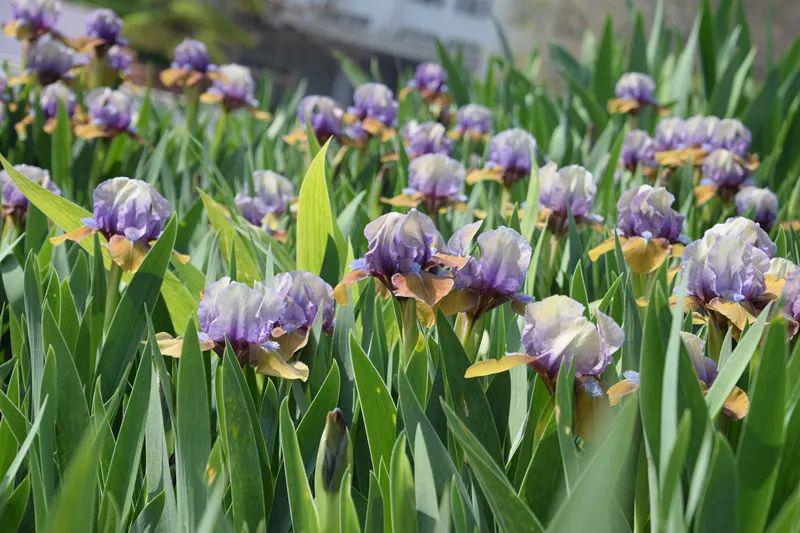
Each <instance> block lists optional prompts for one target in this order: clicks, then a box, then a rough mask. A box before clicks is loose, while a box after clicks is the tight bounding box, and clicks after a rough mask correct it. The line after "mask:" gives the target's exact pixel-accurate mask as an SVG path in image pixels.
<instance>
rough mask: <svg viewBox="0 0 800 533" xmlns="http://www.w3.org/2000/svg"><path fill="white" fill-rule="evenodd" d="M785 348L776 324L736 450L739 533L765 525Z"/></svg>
mask: <svg viewBox="0 0 800 533" xmlns="http://www.w3.org/2000/svg"><path fill="white" fill-rule="evenodd" d="M786 347H787V344H786V328H785V327H784V324H783V321H780V320H778V321H775V322H773V323H772V325H771V326H770V328H769V332H768V333H767V340H766V342H765V344H764V349H763V351H762V354H761V363H760V364H759V366H758V372H757V374H756V378H755V383H754V384H753V387H752V389H751V393H752V397H751V403H750V412H749V413H748V415H747V417H746V418H745V420H744V427H743V428H742V433H741V436H740V438H739V448H738V449H737V450H736V473H737V478H738V480H739V493H738V502H739V503H738V505H737V507H738V509H739V515H738V516H739V526H740V529H741V530H742V531H762V530H763V529H764V527H765V526H766V523H767V516H768V513H769V510H770V504H771V500H772V493H773V490H774V488H775V479H776V478H777V475H778V465H779V462H780V457H781V448H782V446H783V442H784V423H783V420H784V394H785V391H786V378H785V373H786V358H787V354H786ZM737 348H738V347H737ZM734 355H735V351H734Z"/></svg>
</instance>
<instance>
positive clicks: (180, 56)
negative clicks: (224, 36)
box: [159, 39, 215, 87]
mask: <svg viewBox="0 0 800 533" xmlns="http://www.w3.org/2000/svg"><path fill="white" fill-rule="evenodd" d="M214 69H215V67H214V65H212V64H211V56H210V55H209V54H208V48H206V45H205V44H203V43H202V42H200V41H198V40H196V39H184V40H183V41H181V42H180V43H179V44H178V45H177V46H176V47H175V51H174V52H173V59H172V65H171V66H170V68H168V69H164V70H162V71H161V73H160V74H159V78H160V79H161V83H163V84H164V85H166V86H167V87H184V86H187V87H193V86H195V85H198V84H200V83H205V82H206V81H207V74H208V73H209V72H212V71H213V70H214Z"/></svg>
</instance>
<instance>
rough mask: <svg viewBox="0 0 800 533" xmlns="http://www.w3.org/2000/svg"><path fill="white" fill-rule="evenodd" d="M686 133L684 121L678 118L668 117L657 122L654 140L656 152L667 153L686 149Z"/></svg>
mask: <svg viewBox="0 0 800 533" xmlns="http://www.w3.org/2000/svg"><path fill="white" fill-rule="evenodd" d="M687 138H688V132H687V127H686V121H685V120H684V119H682V118H680V117H668V118H664V119H661V120H659V121H658V124H657V125H656V135H655V138H654V141H655V144H656V151H657V152H668V151H670V150H679V149H681V148H685V147H686V140H687Z"/></svg>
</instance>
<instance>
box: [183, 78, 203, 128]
mask: <svg viewBox="0 0 800 533" xmlns="http://www.w3.org/2000/svg"><path fill="white" fill-rule="evenodd" d="M199 100H200V88H199V87H198V86H193V87H188V88H187V89H186V129H187V130H188V131H189V133H190V134H192V135H193V134H194V132H195V131H196V130H197V109H198V102H199Z"/></svg>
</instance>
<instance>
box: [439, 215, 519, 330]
mask: <svg viewBox="0 0 800 533" xmlns="http://www.w3.org/2000/svg"><path fill="white" fill-rule="evenodd" d="M476 229H477V227H476ZM477 245H478V249H479V250H480V256H479V257H470V258H469V259H468V260H467V263H466V265H464V267H463V268H462V269H460V270H458V271H456V274H455V276H456V277H455V286H454V290H453V291H452V292H450V294H448V295H447V296H445V298H444V300H443V301H442V305H441V307H442V309H443V311H444V312H445V313H454V312H462V311H463V312H466V313H467V315H468V316H469V317H470V318H472V319H473V320H474V319H477V318H478V317H480V316H481V315H482V314H484V313H486V312H488V311H490V310H492V309H494V308H495V307H497V306H498V305H501V304H503V303H505V302H507V301H511V302H512V305H514V307H515V309H516V310H517V311H519V312H520V313H521V312H522V309H523V306H524V305H525V304H526V303H528V302H529V301H531V298H530V297H529V296H526V295H524V294H522V289H523V287H524V284H525V274H527V272H528V267H529V266H530V263H531V245H530V244H529V243H528V241H526V240H525V239H524V238H523V237H522V235H520V234H519V233H517V232H516V231H514V230H513V229H510V228H507V227H505V226H500V227H499V228H497V229H495V230H489V231H485V232H483V233H481V234H480V235H479V236H478V238H477ZM465 254H466V250H465V251H464V253H463V254H462V255H465Z"/></svg>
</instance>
